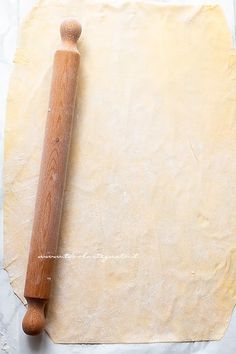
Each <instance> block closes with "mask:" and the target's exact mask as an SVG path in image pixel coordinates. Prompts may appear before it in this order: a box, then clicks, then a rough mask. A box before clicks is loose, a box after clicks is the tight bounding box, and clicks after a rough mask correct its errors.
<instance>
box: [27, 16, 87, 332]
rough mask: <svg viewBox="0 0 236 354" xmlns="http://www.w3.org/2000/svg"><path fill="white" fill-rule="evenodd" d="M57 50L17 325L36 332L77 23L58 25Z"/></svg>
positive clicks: (49, 256)
mask: <svg viewBox="0 0 236 354" xmlns="http://www.w3.org/2000/svg"><path fill="white" fill-rule="evenodd" d="M60 31H61V39H62V47H61V48H60V49H59V50H57V51H56V53H55V57H54V66H53V75H52V84H51V94H50V101H49V109H48V116H47V123H46V130H45V137H44V147H43V154H42V161H41V168H40V176H39V182H38V192H37V197H36V205H35V212H34V222H33V230H32V236H31V244H30V253H29V259H28V268H27V274H26V281H25V292H24V296H25V298H26V300H27V303H28V309H27V312H26V315H25V317H24V319H23V323H22V327H23V330H24V332H25V333H26V334H29V335H36V334H39V333H40V332H41V331H42V330H43V329H44V326H45V305H46V304H47V302H48V300H49V296H50V289H51V284H52V276H53V263H54V261H55V255H56V252H57V243H58V235H59V228H60V219H61V211H62V205H63V192H64V185H65V179H66V167H67V160H68V153H69V147H70V137H71V130H72V122H73V114H74V108H75V97H76V86H77V73H78V68H79V60H80V55H79V52H78V50H77V40H78V39H79V36H80V34H81V26H80V24H79V23H78V22H77V21H75V20H73V19H68V20H66V21H64V22H63V23H62V24H61V28H60Z"/></svg>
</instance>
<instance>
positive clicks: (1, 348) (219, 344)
mask: <svg viewBox="0 0 236 354" xmlns="http://www.w3.org/2000/svg"><path fill="white" fill-rule="evenodd" d="M79 1H80V0H78V2H79ZM113 1H115V0H113ZM117 1H119V0H117ZM156 1H157V0H156ZM159 2H161V3H179V4H186V3H187V4H189V3H193V4H201V3H208V4H209V3H215V1H202V0H196V1H194V0H188V1H186V0H182V1H168V0H166V1H159ZM35 3H36V0H0V149H1V150H0V151H1V152H2V151H3V131H4V119H5V109H6V97H7V89H8V82H9V76H10V73H11V70H12V66H13V64H12V60H13V56H14V52H15V48H16V41H17V36H18V31H19V26H20V23H21V22H22V20H23V18H24V17H25V15H26V14H27V13H28V12H29V11H30V9H31V8H32V7H33V5H34V4H35ZM218 3H220V4H221V6H222V7H223V9H224V11H225V15H226V17H227V20H228V23H229V27H230V29H231V31H232V36H233V38H234V39H235V12H234V8H236V0H222V1H218ZM234 5H235V7H234ZM22 104H24V102H22ZM0 171H2V154H1V155H0ZM2 195H3V193H2V191H1V192H0V201H2V199H3V198H2ZM0 213H1V214H0V227H1V230H0V262H1V267H0V353H1V354H6V353H9V354H16V353H17V354H20V353H24V354H31V353H39V354H43V353H47V354H54V353H58V354H62V353H63V354H67V353H71V354H73V353H74V354H75V353H80V354H89V353H90V354H95V353H96V354H108V353H109V354H126V353H127V354H134V353H135V354H185V353H186V354H192V353H194V354H235V353H236V310H235V311H234V314H233V317H232V319H231V322H230V326H229V328H228V329H227V332H226V334H225V336H224V338H223V339H222V340H221V341H216V342H195V343H178V344H175V343H170V344H164V343H158V344H127V345H62V344H54V343H53V342H52V341H51V340H50V338H49V337H48V336H47V334H46V333H44V334H43V335H41V336H37V337H28V336H26V335H25V334H24V333H23V332H22V329H21V321H22V318H23V315H24V312H25V308H24V306H23V304H22V303H21V301H20V300H19V299H18V298H17V297H16V296H15V295H14V293H13V291H12V289H11V286H10V284H9V279H8V275H7V273H6V271H4V270H3V268H2V256H3V252H2V248H3V247H2V246H3V245H2V244H3V233H2V205H0ZM196 316H197V313H196Z"/></svg>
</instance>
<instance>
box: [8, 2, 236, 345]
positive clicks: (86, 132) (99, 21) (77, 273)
mask: <svg viewBox="0 0 236 354" xmlns="http://www.w3.org/2000/svg"><path fill="white" fill-rule="evenodd" d="M108 3H109V4H108ZM67 16H74V17H76V18H78V20H79V21H80V22H81V23H82V26H83V33H82V37H81V41H80V44H79V49H80V52H81V66H80V73H79V90H78V101H77V103H78V104H77V106H78V107H77V113H76V117H75V122H74V130H73V139H72V150H71V155H70V162H69V174H68V180H67V188H66V195H65V203H64V211H63V220H62V228H61V236H60V245H59V250H58V255H61V256H63V255H64V256H65V255H66V256H65V257H66V258H60V259H57V260H56V261H55V263H56V269H55V277H54V288H53V294H52V298H51V301H50V305H49V309H48V323H47V332H48V333H49V335H50V336H51V338H52V339H53V340H54V341H55V342H59V343H121V342H123V343H130V342H156V341H165V342H167V341H193V340H194V341H195V340H209V339H211V340H213V339H219V338H221V337H222V336H223V334H224V332H225V330H226V328H227V325H228V323H229V320H230V316H231V312H232V309H233V307H234V305H235V302H236V183H235V180H236V124H235V122H236V121H235V112H236V100H235V98H236V97H235V96H236V94H235V92H236V56H235V50H234V49H233V45H232V40H231V36H230V33H229V30H228V28H227V25H226V21H225V18H224V16H223V14H222V11H221V9H220V8H219V7H218V6H201V7H199V6H198V7H194V6H166V5H156V4H155V3H153V2H151V1H150V2H149V1H137V2H135V1H125V2H121V1H109V2H108V1H107V2H104V1H94V0H93V1H92V0H91V1H89V0H80V1H78V0H67V1H59V0H50V1H49V0H44V1H40V2H39V3H38V5H37V6H36V7H35V8H34V10H33V11H32V12H31V14H30V16H29V17H28V18H27V20H26V21H25V23H24V25H23V27H22V29H21V38H20V42H19V48H18V49H17V53H16V57H15V69H14V72H13V75H12V79H11V84H10V91H9V99H8V112H7V121H6V135H5V177H4V183H5V203H4V214H5V215H4V216H5V217H4V224H5V226H4V228H5V267H6V269H7V271H8V273H9V276H10V280H11V284H12V286H13V289H14V291H15V292H16V294H17V295H18V296H19V297H20V298H21V299H22V301H24V298H23V288H24V275H25V270H26V264H27V257H28V247H29V240H30V233H31V228H32V217H33V208H34V202H35V193H36V185H37V180H38V173H39V163H40V157H41V151H42V139H43V132H44V126H45V118H46V113H47V108H48V107H47V105H48V96H49V88H50V78H51V67H52V58H53V53H54V51H55V50H56V48H57V47H58V45H59V43H60V38H59V33H58V28H59V24H60V22H61V20H62V19H64V18H65V17H67ZM69 255H70V256H72V257H70V258H69Z"/></svg>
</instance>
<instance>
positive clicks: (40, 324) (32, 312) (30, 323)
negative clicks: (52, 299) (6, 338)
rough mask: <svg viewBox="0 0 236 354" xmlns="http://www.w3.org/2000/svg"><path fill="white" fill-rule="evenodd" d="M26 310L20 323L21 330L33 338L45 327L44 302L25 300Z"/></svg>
mask: <svg viewBox="0 0 236 354" xmlns="http://www.w3.org/2000/svg"><path fill="white" fill-rule="evenodd" d="M27 301H28V308H27V312H26V314H25V317H24V320H23V322H22V328H23V330H24V332H25V333H26V334H29V335H31V336H35V335H37V334H39V333H41V332H42V330H43V329H44V327H45V313H44V308H45V305H46V301H44V300H40V299H27Z"/></svg>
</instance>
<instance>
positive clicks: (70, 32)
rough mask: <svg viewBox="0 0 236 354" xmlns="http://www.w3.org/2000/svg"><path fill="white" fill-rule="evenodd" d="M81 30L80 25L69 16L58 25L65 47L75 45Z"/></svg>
mask: <svg viewBox="0 0 236 354" xmlns="http://www.w3.org/2000/svg"><path fill="white" fill-rule="evenodd" d="M81 31H82V28H81V25H80V23H79V22H78V21H76V20H75V19H73V18H69V19H66V20H65V21H63V22H62V24H61V27H60V33H61V40H62V43H63V44H64V45H65V47H67V46H69V47H76V44H77V41H78V39H79V37H80V35H81Z"/></svg>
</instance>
